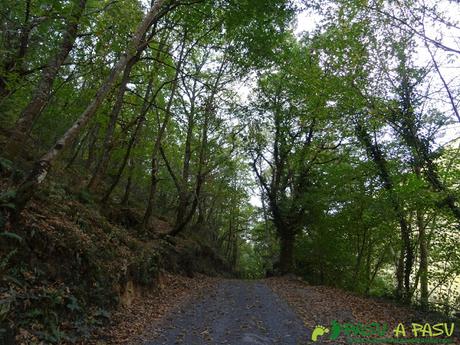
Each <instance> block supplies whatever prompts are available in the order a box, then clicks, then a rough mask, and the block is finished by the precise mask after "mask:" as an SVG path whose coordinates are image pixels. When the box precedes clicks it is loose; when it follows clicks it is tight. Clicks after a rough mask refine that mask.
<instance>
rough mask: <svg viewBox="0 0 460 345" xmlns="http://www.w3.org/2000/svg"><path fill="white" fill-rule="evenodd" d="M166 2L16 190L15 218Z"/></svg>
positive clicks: (142, 26)
mask: <svg viewBox="0 0 460 345" xmlns="http://www.w3.org/2000/svg"><path fill="white" fill-rule="evenodd" d="M165 1H166V0H157V1H156V2H155V4H154V5H153V6H152V8H151V9H150V11H149V12H148V14H147V15H146V16H145V18H144V19H143V20H142V22H141V23H140V25H139V27H138V28H137V30H136V32H135V34H134V36H133V38H132V40H131V42H130V43H129V46H128V49H127V51H126V52H125V53H124V54H123V55H122V56H121V58H120V59H119V60H118V62H117V63H116V64H115V66H114V67H113V68H112V71H111V73H110V75H109V76H108V77H107V79H106V80H105V81H104V83H103V84H102V85H101V87H100V88H99V90H98V92H97V94H96V96H95V98H94V99H93V101H92V102H91V103H90V104H89V105H88V107H87V108H86V109H85V111H84V112H83V113H82V114H81V116H80V118H79V119H78V120H77V121H76V122H75V123H74V124H73V125H72V126H71V127H70V128H69V129H68V130H67V132H66V133H65V134H64V135H63V136H62V137H61V138H60V139H59V140H58V141H57V142H56V144H54V146H53V147H52V148H51V149H50V150H49V151H48V152H47V153H46V154H45V155H43V156H42V157H41V158H40V159H39V160H38V161H37V162H36V163H35V166H34V168H33V169H32V171H31V173H30V174H29V175H28V176H27V178H26V179H25V181H24V182H23V183H22V184H21V185H20V186H19V188H18V190H17V192H16V198H15V200H14V204H15V206H16V209H15V216H18V215H19V214H20V213H21V212H22V210H23V209H24V207H25V205H26V204H27V202H28V201H29V200H30V199H31V198H32V196H33V194H34V192H35V191H36V190H37V188H38V186H39V185H40V184H41V183H42V182H43V181H44V180H45V178H46V176H47V175H48V172H49V170H50V168H51V165H52V163H53V162H54V161H55V160H56V159H57V157H58V156H59V154H60V153H61V152H62V150H63V149H64V148H65V147H67V145H68V144H69V143H71V142H72V141H73V140H74V139H75V137H76V136H77V135H78V134H79V133H80V131H81V129H82V128H83V127H84V126H85V125H86V124H87V123H88V121H89V120H90V119H91V118H92V117H93V115H94V114H95V112H96V110H97V109H98V108H99V106H100V105H101V103H102V101H103V100H104V99H105V98H106V97H107V95H108V93H109V92H110V90H111V89H112V87H113V84H114V83H115V80H116V78H117V77H118V75H119V74H120V72H121V71H122V70H123V69H124V68H125V66H126V64H127V62H128V61H129V59H130V58H132V57H133V56H134V55H135V54H137V50H138V49H139V47H141V46H142V49H144V48H145V46H143V45H142V39H143V37H144V35H145V33H146V32H147V30H148V29H149V28H150V27H151V25H152V24H153V23H154V22H155V20H156V19H157V18H158V16H159V14H161V9H162V6H163V4H164V2H165Z"/></svg>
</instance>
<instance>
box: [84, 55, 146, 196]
mask: <svg viewBox="0 0 460 345" xmlns="http://www.w3.org/2000/svg"><path fill="white" fill-rule="evenodd" d="M141 52H142V51H138V52H137V54H136V55H135V56H133V57H132V58H131V59H130V60H129V61H128V63H127V64H126V67H125V70H124V71H123V77H122V78H121V83H120V87H119V89H118V92H117V96H116V99H115V104H114V105H113V107H112V111H111V113H110V118H109V124H108V126H107V130H106V132H105V137H104V143H103V144H102V153H101V155H100V157H99V159H98V160H97V163H96V167H95V169H94V172H93V175H92V176H91V179H90V181H89V183H88V189H89V190H94V188H95V187H96V186H97V185H98V184H99V181H100V178H101V176H103V175H104V174H105V171H106V170H107V166H108V163H109V160H110V153H111V151H112V147H113V135H114V133H115V127H116V125H117V121H118V117H119V116H120V113H121V110H122V108H123V99H124V97H125V93H126V89H127V85H128V82H129V78H130V75H131V71H132V69H133V67H134V65H135V64H136V63H137V62H138V61H139V59H140V57H141Z"/></svg>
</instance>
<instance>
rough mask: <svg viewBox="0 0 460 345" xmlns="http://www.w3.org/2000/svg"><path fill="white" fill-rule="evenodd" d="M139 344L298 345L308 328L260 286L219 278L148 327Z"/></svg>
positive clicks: (305, 339) (305, 338) (303, 341)
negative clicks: (147, 336)
mask: <svg viewBox="0 0 460 345" xmlns="http://www.w3.org/2000/svg"><path fill="white" fill-rule="evenodd" d="M152 334H155V335H152V336H151V337H150V339H149V340H148V341H145V342H143V344H145V345H160V344H166V345H172V344H184V345H201V344H206V345H210V344H225V345H245V344H253V345H272V344H273V345H274V344H282V345H291V344H292V345H299V344H308V343H311V341H310V337H311V330H308V329H307V328H306V327H305V326H304V324H303V322H302V321H301V320H300V319H299V318H298V317H297V316H296V314H295V313H294V312H293V311H292V310H291V309H290V308H289V306H288V305H287V304H286V302H284V301H283V300H281V299H280V297H279V296H278V295H277V294H275V293H274V292H273V291H272V290H271V289H270V288H269V287H268V286H267V285H266V284H265V283H264V282H262V281H245V280H224V281H222V282H221V283H220V284H219V285H218V286H217V288H215V289H214V290H212V291H209V293H207V294H206V295H203V296H201V297H199V298H196V299H195V300H192V301H190V302H189V303H187V304H185V305H184V306H182V307H181V308H180V309H177V310H175V311H173V312H172V313H171V314H169V315H168V316H167V317H166V318H165V319H163V320H162V321H161V322H160V323H159V324H157V325H155V326H154V329H153V330H152Z"/></svg>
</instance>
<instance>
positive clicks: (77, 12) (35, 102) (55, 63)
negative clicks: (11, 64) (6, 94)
mask: <svg viewBox="0 0 460 345" xmlns="http://www.w3.org/2000/svg"><path fill="white" fill-rule="evenodd" d="M85 6H86V0H77V1H76V3H75V5H74V9H73V11H72V14H71V16H70V18H69V20H68V23H67V27H66V29H65V31H64V33H63V39H62V42H61V46H60V48H59V50H58V52H57V53H56V55H55V56H53V58H52V59H51V60H50V61H49V62H48V64H47V66H46V67H45V68H44V69H43V71H42V75H41V79H40V81H39V83H38V85H37V87H36V88H35V90H34V92H33V95H32V99H31V100H30V102H29V103H28V104H27V106H26V107H25V108H24V110H23V111H22V112H21V115H20V117H19V120H18V121H17V123H16V126H15V127H14V128H13V130H12V135H11V137H10V140H9V143H8V145H7V148H6V152H7V154H8V155H10V156H11V155H12V156H16V155H17V154H18V152H19V150H20V146H21V144H22V142H23V140H24V139H25V138H26V135H27V134H28V133H29V131H30V130H31V128H32V125H33V123H34V121H35V119H36V118H37V116H38V115H39V114H40V112H41V110H42V109H43V107H44V106H45V105H46V103H47V102H48V99H49V97H50V93H51V89H52V87H53V82H54V79H55V78H56V76H57V74H58V72H59V69H60V67H61V66H62V64H63V63H64V61H65V59H66V58H67V56H68V55H69V53H70V51H71V50H72V48H73V45H74V43H75V39H76V37H77V32H78V25H79V22H80V18H81V16H82V14H83V12H84V10H85Z"/></svg>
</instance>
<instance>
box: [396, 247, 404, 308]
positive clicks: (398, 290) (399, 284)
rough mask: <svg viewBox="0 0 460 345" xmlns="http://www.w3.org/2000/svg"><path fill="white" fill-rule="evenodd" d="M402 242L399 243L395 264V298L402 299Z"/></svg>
mask: <svg viewBox="0 0 460 345" xmlns="http://www.w3.org/2000/svg"><path fill="white" fill-rule="evenodd" d="M404 253H405V248H404V244H401V249H400V251H399V256H398V261H397V265H396V299H397V300H403V299H404Z"/></svg>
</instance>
